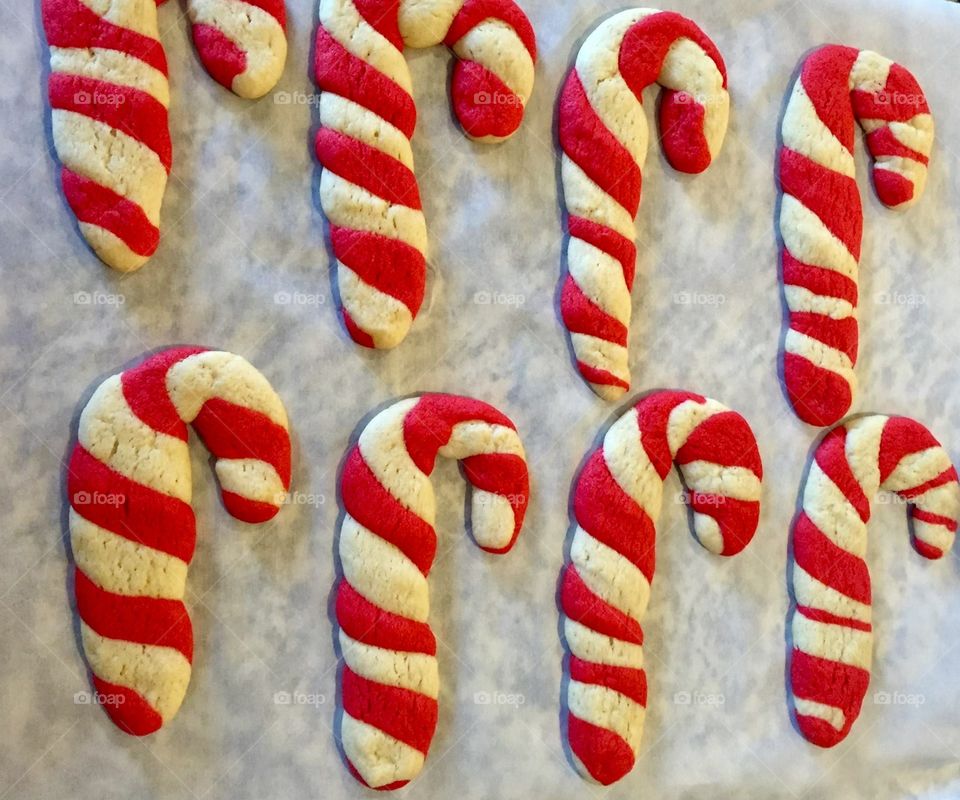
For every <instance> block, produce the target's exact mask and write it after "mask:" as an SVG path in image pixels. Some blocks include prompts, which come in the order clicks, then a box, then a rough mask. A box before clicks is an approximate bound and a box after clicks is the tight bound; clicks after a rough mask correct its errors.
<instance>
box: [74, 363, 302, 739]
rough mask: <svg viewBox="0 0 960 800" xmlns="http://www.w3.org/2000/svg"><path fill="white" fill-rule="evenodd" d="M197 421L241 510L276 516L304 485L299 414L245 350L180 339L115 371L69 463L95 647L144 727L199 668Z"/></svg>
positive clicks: (118, 695)
mask: <svg viewBox="0 0 960 800" xmlns="http://www.w3.org/2000/svg"><path fill="white" fill-rule="evenodd" d="M188 424H190V425H192V426H193V429H194V430H195V431H196V432H197V434H198V435H199V436H200V438H201V439H202V440H203V442H204V443H205V444H206V446H207V449H208V450H209V451H210V452H211V454H212V455H213V456H214V458H215V459H216V466H215V469H216V473H217V479H218V481H219V483H220V488H221V494H222V497H223V504H224V506H226V509H227V511H229V512H230V514H231V515H233V516H234V517H236V518H237V519H240V520H243V521H245V522H251V523H253V522H266V521H267V520H269V519H271V518H272V517H273V516H274V515H275V514H276V513H277V511H278V510H279V506H280V504H281V503H282V502H283V499H284V497H285V494H286V491H287V489H288V487H289V485H290V437H289V433H288V426H287V415H286V412H285V411H284V408H283V405H282V404H281V402H280V399H279V398H278V397H277V395H276V393H275V392H274V391H273V389H272V388H271V387H270V384H269V383H267V380H266V378H264V377H263V375H261V374H260V373H259V372H257V370H255V369H254V368H253V367H252V366H250V364H249V363H247V362H246V361H245V360H244V359H242V358H240V357H239V356H235V355H233V354H231V353H224V352H218V351H215V350H204V349H201V348H196V347H178V348H172V349H169V350H165V351H162V352H160V353H158V354H156V355H154V356H151V357H150V358H148V359H146V360H145V361H144V362H142V363H141V364H139V365H138V366H136V367H133V368H131V369H128V370H125V371H124V372H122V373H120V374H119V375H114V376H113V377H111V378H107V379H106V380H105V381H104V382H103V383H102V384H100V386H99V388H98V389H97V390H96V391H95V392H94V394H93V396H92V397H91V398H90V400H89V402H88V403H87V405H86V407H85V408H84V409H83V412H82V414H81V415H80V423H79V429H78V434H77V444H76V446H75V447H74V450H73V454H72V455H71V457H70V463H69V466H68V468H67V493H68V497H69V501H70V545H71V549H72V550H73V558H74V562H75V573H74V574H75V579H76V583H75V593H76V601H77V611H78V614H79V616H80V629H81V634H82V641H83V650H84V653H85V654H86V658H87V662H88V664H89V666H90V670H91V672H92V673H93V684H94V687H95V688H96V691H97V694H98V696H99V697H101V698H105V699H104V700H103V705H104V707H105V709H106V711H107V713H108V714H109V715H110V718H111V719H112V720H113V721H114V723H116V725H117V726H118V727H120V728H121V729H122V730H124V731H126V732H127V733H130V734H133V735H136V736H142V735H145V734H149V733H153V732H154V731H156V730H157V729H159V728H160V726H162V725H163V724H164V723H166V722H168V721H169V720H170V719H171V718H172V717H173V716H174V715H175V714H176V713H177V710H178V709H179V708H180V704H181V702H182V701H183V696H184V694H185V692H186V690H187V683H188V682H189V680H190V671H191V662H192V659H193V627H192V625H191V623H190V616H189V614H188V612H187V609H186V607H185V606H184V604H183V597H184V590H185V583H186V578H187V565H188V564H189V563H190V560H191V557H192V556H193V550H194V544H195V540H196V530H195V526H196V522H195V519H194V514H193V510H192V509H191V507H190V495H191V478H190V455H189V453H188V451H187V425H188Z"/></svg>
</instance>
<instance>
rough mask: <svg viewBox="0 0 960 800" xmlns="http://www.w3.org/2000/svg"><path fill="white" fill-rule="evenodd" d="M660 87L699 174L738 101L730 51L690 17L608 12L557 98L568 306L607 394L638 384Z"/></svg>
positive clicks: (668, 123) (583, 368)
mask: <svg viewBox="0 0 960 800" xmlns="http://www.w3.org/2000/svg"><path fill="white" fill-rule="evenodd" d="M652 83H658V84H660V86H661V87H663V92H662V94H661V101H660V116H659V124H660V136H661V142H662V144H663V149H664V153H665V155H666V157H667V160H668V161H669V162H670V164H671V166H673V168H674V169H677V170H680V171H681V172H689V173H698V172H702V171H703V170H705V169H706V168H707V167H708V166H709V165H710V163H711V162H712V161H713V159H714V158H716V156H717V153H718V152H719V151H720V146H721V145H722V143H723V138H724V135H725V133H726V130H727V118H728V115H729V107H730V96H729V95H728V94H727V74H726V68H725V67H724V64H723V58H722V57H721V56H720V53H719V51H718V50H717V48H716V46H715V45H714V44H713V42H712V41H710V39H709V38H707V36H706V34H704V33H703V31H701V30H700V29H699V28H698V27H697V26H696V25H695V24H694V23H693V22H691V21H690V20H689V19H686V18H685V17H682V16H680V15H679V14H675V13H673V12H669V11H657V10H655V9H650V8H641V9H631V10H629V11H623V12H621V13H619V14H616V15H614V16H613V17H610V18H609V19H608V20H606V21H604V22H603V23H601V24H600V25H599V27H597V29H596V30H595V31H594V32H593V33H591V34H590V36H588V37H587V40H586V41H585V42H584V43H583V46H582V47H581V48H580V52H579V53H578V54H577V60H576V65H575V66H574V68H573V70H572V71H571V72H570V75H569V77H568V78H567V81H566V83H565V84H564V87H563V91H562V93H561V95H560V102H559V129H560V146H561V149H562V150H563V153H562V157H561V158H562V180H563V199H564V205H565V208H566V212H567V228H568V232H569V241H568V243H567V250H566V260H567V274H566V276H565V277H564V280H563V289H562V292H561V299H560V311H561V315H562V317H563V323H564V325H565V326H566V328H567V330H568V332H569V334H570V340H571V344H572V346H573V351H574V354H575V357H576V360H577V368H578V369H579V370H580V374H581V375H582V376H583V378H584V379H585V380H586V381H587V382H588V383H589V384H590V386H591V388H592V389H593V390H594V391H595V392H596V393H597V394H598V395H600V397H602V398H604V399H605V400H615V399H616V398H618V397H620V396H621V395H622V394H623V393H624V392H625V391H626V390H627V389H628V388H629V386H630V370H629V367H628V366H627V336H628V330H629V325H630V291H631V289H632V288H633V279H634V269H635V266H636V265H635V261H636V246H635V245H634V237H635V236H636V230H635V228H634V218H635V217H636V215H637V210H638V209H639V206H640V186H641V172H642V170H643V164H644V161H645V160H646V156H647V140H648V138H649V132H648V130H647V118H646V115H645V113H644V110H643V105H642V94H643V90H644V89H645V88H646V87H647V86H649V85H650V84H652Z"/></svg>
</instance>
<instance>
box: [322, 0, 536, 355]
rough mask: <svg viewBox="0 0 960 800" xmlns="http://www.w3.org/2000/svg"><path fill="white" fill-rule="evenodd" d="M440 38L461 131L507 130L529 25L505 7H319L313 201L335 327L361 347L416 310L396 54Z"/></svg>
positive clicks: (417, 1)
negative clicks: (323, 233)
mask: <svg viewBox="0 0 960 800" xmlns="http://www.w3.org/2000/svg"><path fill="white" fill-rule="evenodd" d="M440 42H443V43H444V44H446V45H447V46H448V47H450V48H451V49H452V50H453V53H454V55H455V56H456V58H457V62H456V65H455V67H454V71H453V82H452V87H451V94H452V100H453V109H454V112H455V113H456V115H457V119H458V120H459V121H460V124H461V126H462V127H463V130H464V132H465V133H466V134H467V135H468V136H470V137H471V138H473V139H476V140H479V141H485V142H487V141H499V140H502V139H505V138H507V137H508V136H510V135H511V134H513V133H514V131H516V129H517V128H518V127H519V125H520V122H521V120H522V119H523V110H524V107H525V105H526V102H527V100H528V98H529V97H530V92H531V91H532V89H533V66H534V60H535V58H536V41H535V39H534V35H533V28H532V27H531V26H530V22H529V20H528V19H527V18H526V16H525V15H524V14H523V12H522V11H521V10H520V9H519V8H518V7H517V5H516V4H514V3H513V2H512V0H466V1H465V2H464V0H391V1H390V2H373V0H321V2H320V25H319V27H318V29H317V41H316V59H315V78H316V83H317V86H318V87H319V88H320V91H321V95H320V124H321V126H322V127H321V128H320V130H319V132H318V133H317V138H316V151H317V157H318V158H319V160H320V163H321V165H322V167H323V171H322V175H321V179H320V199H321V202H322V205H323V212H324V214H325V215H326V217H327V220H328V221H329V223H330V236H331V240H332V244H333V251H334V255H335V256H336V259H337V283H338V286H339V290H340V300H341V305H342V314H343V320H344V324H345V326H346V328H347V331H348V332H349V334H350V336H351V337H352V338H353V340H354V341H355V342H357V343H358V344H361V345H364V346H366V347H376V348H389V347H394V346H395V345H397V344H399V343H400V342H401V341H402V340H403V338H404V337H405V336H406V335H407V332H408V331H409V329H410V326H411V325H412V324H413V319H414V317H416V315H417V312H418V311H419V310H420V305H421V303H422V302H423V296H424V287H425V280H426V266H425V254H426V247H427V232H426V224H425V222H424V217H423V211H422V209H421V205H420V190H419V188H418V186H417V179H416V176H415V175H414V171H413V152H412V151H411V149H410V137H411V136H412V135H413V130H414V127H415V125H416V118H417V113H416V108H415V107H414V102H413V96H412V94H411V82H410V70H409V69H408V67H407V63H406V61H405V60H404V57H403V48H404V46H405V45H406V46H409V47H429V46H431V45H435V44H439V43H440Z"/></svg>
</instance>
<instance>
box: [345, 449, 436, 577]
mask: <svg viewBox="0 0 960 800" xmlns="http://www.w3.org/2000/svg"><path fill="white" fill-rule="evenodd" d="M340 493H341V497H342V499H343V506H344V510H345V511H346V512H347V513H348V514H349V515H350V516H351V517H353V518H354V519H355V520H356V521H357V522H359V523H360V524H361V525H363V527H365V528H367V529H368V530H371V531H373V532H374V533H375V534H376V535H377V536H379V537H380V538H381V539H384V540H386V541H388V542H390V543H391V544H393V545H395V546H396V547H398V548H399V549H400V550H401V551H402V552H403V554H404V555H405V556H406V557H407V558H409V559H410V560H411V561H412V562H413V563H414V564H416V566H417V568H418V569H419V570H420V571H421V572H422V573H423V574H424V575H426V574H427V573H428V572H429V571H430V566H431V565H432V564H433V558H434V556H435V555H436V551H437V537H436V534H435V533H434V530H433V528H432V527H431V526H430V525H429V524H427V523H426V522H425V521H424V520H422V519H421V518H420V517H418V516H417V515H416V514H414V513H413V512H412V511H409V510H408V509H406V508H404V507H403V506H402V505H400V503H399V502H398V501H397V499H396V498H395V497H394V496H393V495H392V494H390V493H389V492H388V491H387V490H386V489H385V488H384V486H383V484H381V483H380V481H378V480H377V478H376V476H375V475H374V474H373V471H372V470H371V469H370V467H369V466H368V465H367V462H366V461H364V460H363V455H362V454H361V453H360V448H359V447H354V448H353V450H351V451H350V455H349V456H347V462H346V464H345V465H344V467H343V476H342V478H341V485H340Z"/></svg>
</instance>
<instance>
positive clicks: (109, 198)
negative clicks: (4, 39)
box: [41, 0, 172, 271]
mask: <svg viewBox="0 0 960 800" xmlns="http://www.w3.org/2000/svg"><path fill="white" fill-rule="evenodd" d="M41 9H42V15H43V26H44V29H45V31H46V35H47V42H48V44H49V46H50V77H49V81H48V93H49V97H50V107H51V109H52V111H51V119H52V128H53V142H54V146H55V148H56V150H57V155H58V156H59V158H60V162H61V164H62V170H61V182H62V184H63V193H64V195H65V197H66V199H67V202H68V203H69V204H70V208H71V209H72V210H73V213H74V214H75V215H76V217H77V222H78V224H79V226H80V232H81V234H82V235H83V237H84V239H86V240H87V242H88V243H89V245H90V246H91V247H92V248H93V250H94V252H95V253H96V254H97V256H99V257H100V259H101V260H102V261H104V262H105V263H106V264H108V265H109V266H111V267H113V268H114V269H118V270H123V271H128V270H134V269H137V268H138V267H140V266H142V265H143V264H144V263H146V261H147V259H148V258H149V257H150V256H151V255H153V253H154V251H155V250H156V249H157V245H158V243H159V241H160V230H159V227H158V226H159V223H160V204H161V202H162V201H163V192H164V189H165V188H166V185H167V175H168V174H169V172H170V161H171V156H172V151H171V147H170V129H169V125H168V122H167V107H168V105H169V104H170V92H169V86H168V84H167V59H166V56H165V55H164V52H163V46H162V45H161V44H160V41H159V39H158V31H157V8H156V5H155V4H154V3H153V2H152V0H114V1H113V2H109V3H108V2H105V0H104V1H102V2H96V1H95V0H42V6H41Z"/></svg>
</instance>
